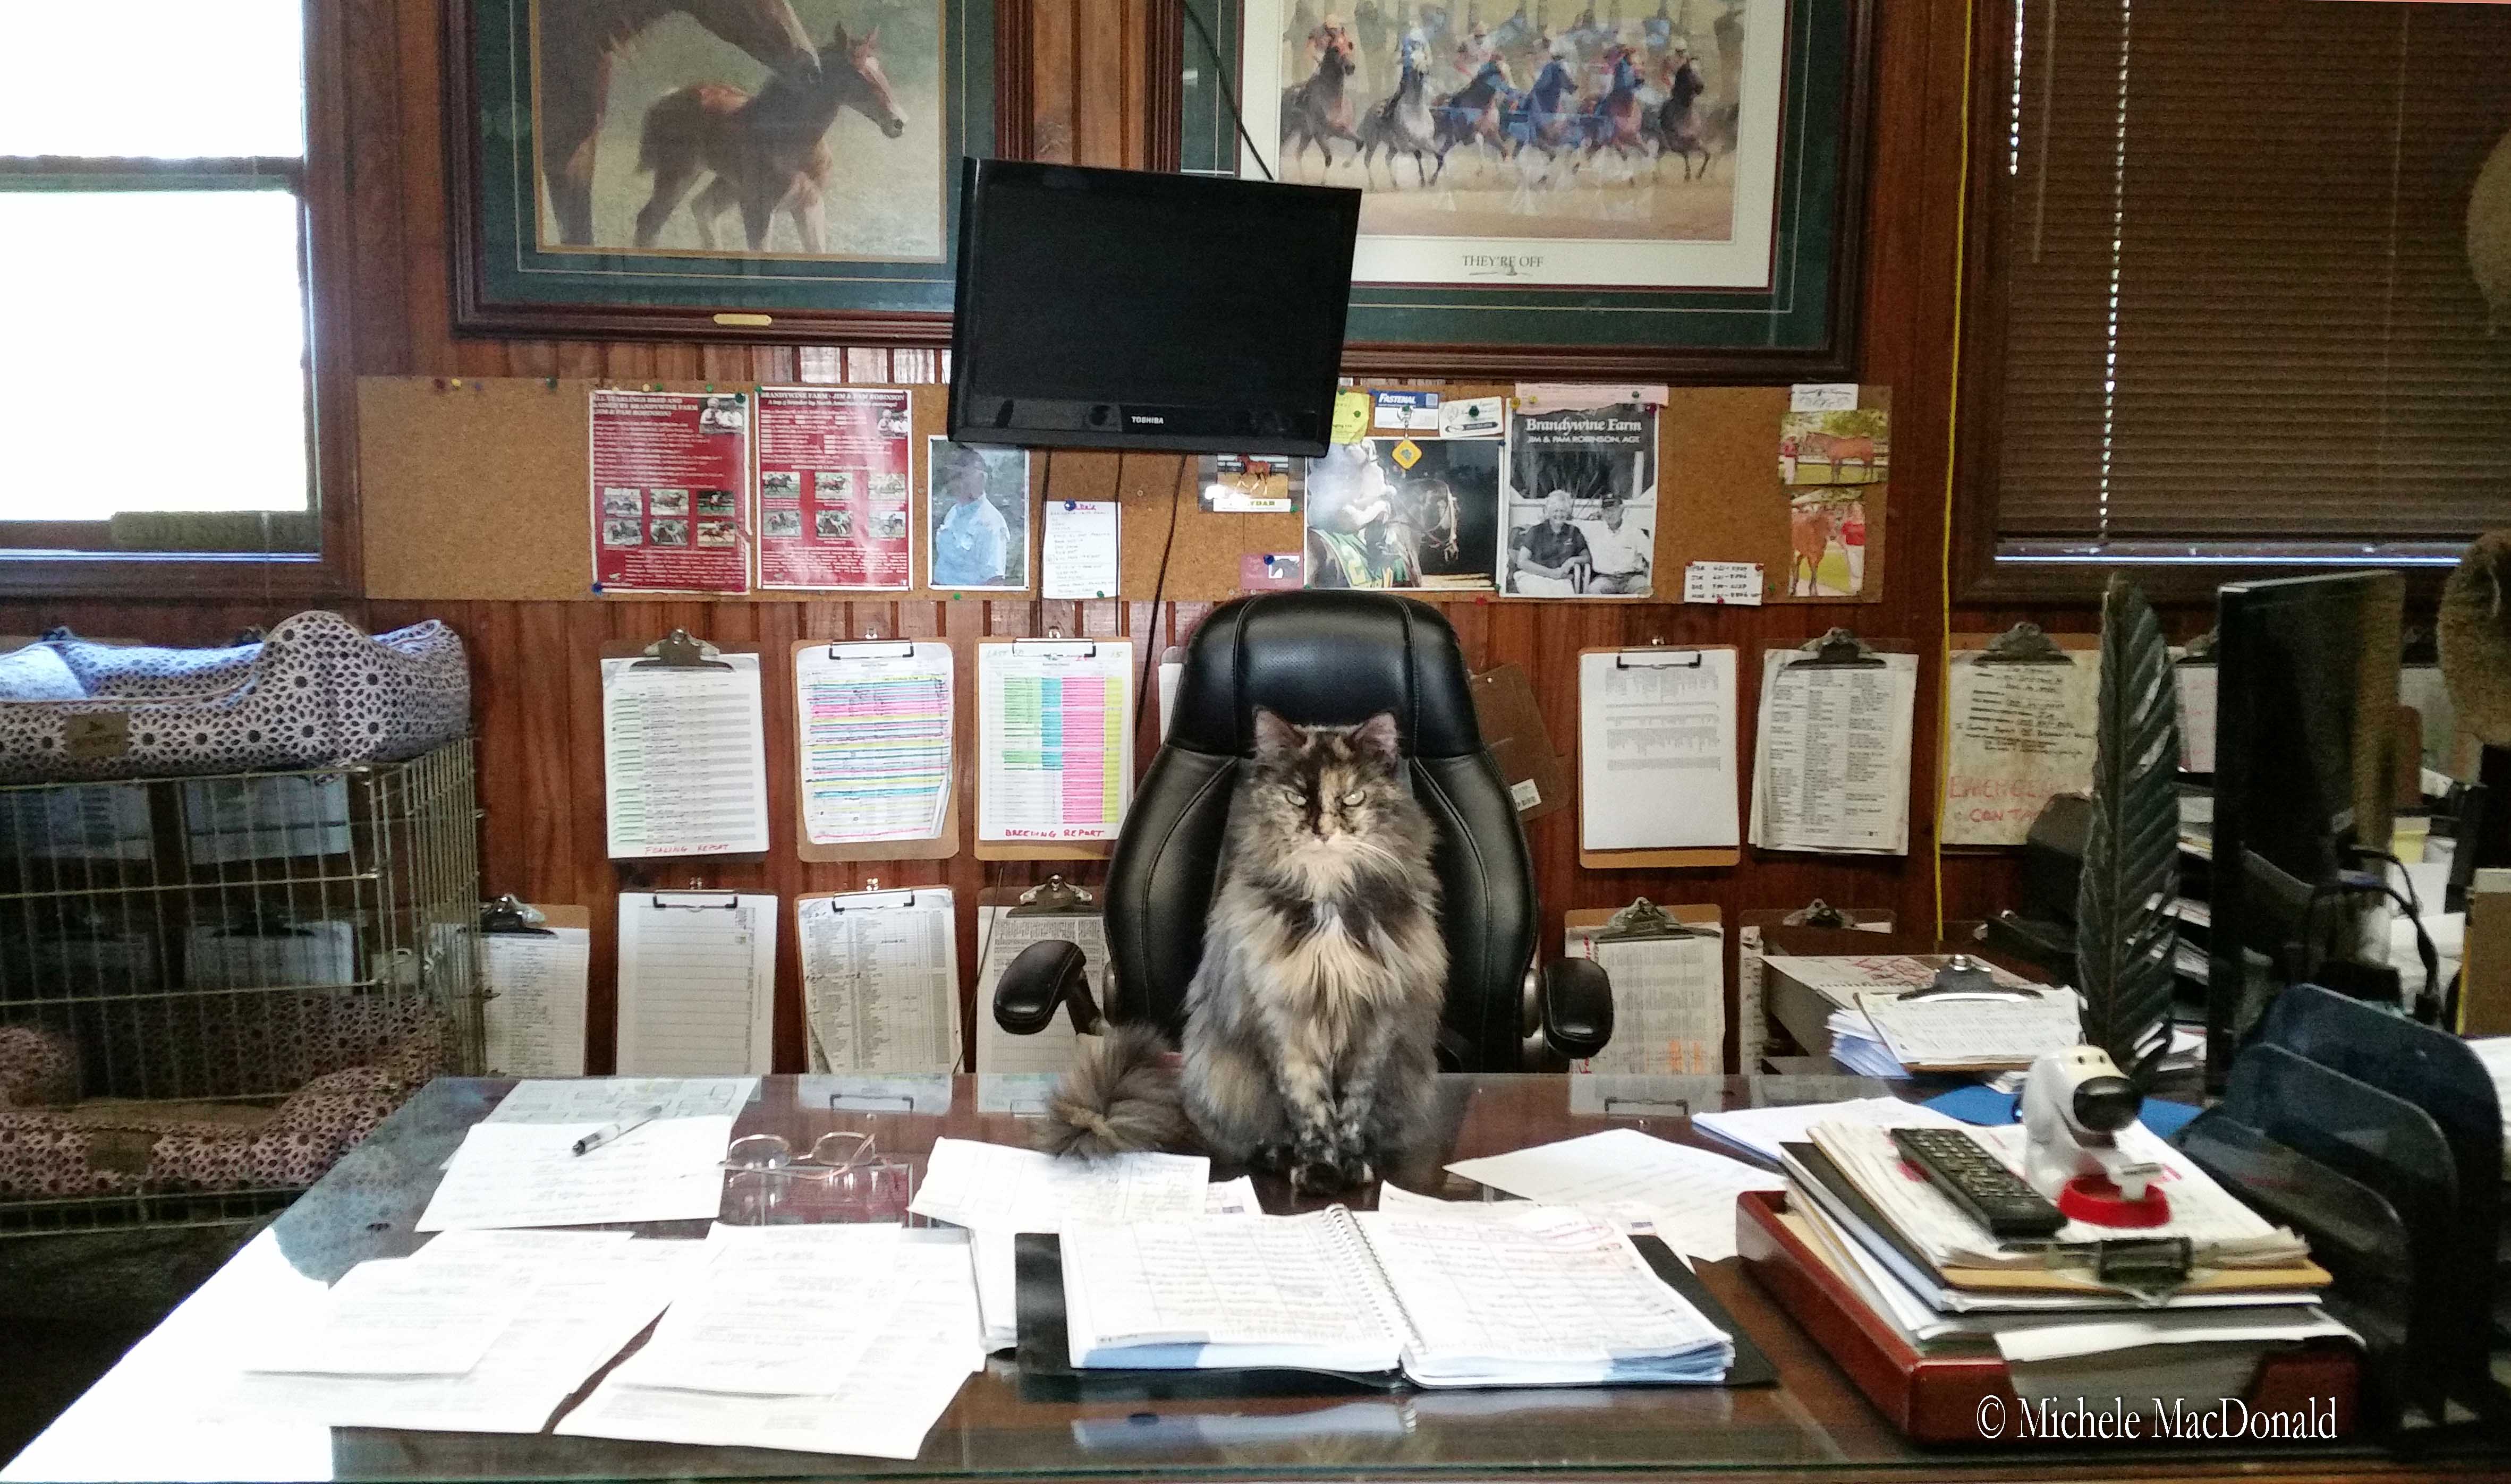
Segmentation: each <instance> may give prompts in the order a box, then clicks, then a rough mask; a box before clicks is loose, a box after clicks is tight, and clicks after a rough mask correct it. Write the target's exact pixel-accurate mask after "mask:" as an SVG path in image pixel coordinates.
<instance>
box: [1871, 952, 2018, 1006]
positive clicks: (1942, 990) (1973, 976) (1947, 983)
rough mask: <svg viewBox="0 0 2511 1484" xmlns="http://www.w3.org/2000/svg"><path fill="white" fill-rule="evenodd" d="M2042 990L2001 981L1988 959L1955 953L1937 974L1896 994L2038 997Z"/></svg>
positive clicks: (1934, 997)
mask: <svg viewBox="0 0 2511 1484" xmlns="http://www.w3.org/2000/svg"><path fill="white" fill-rule="evenodd" d="M2039 997H2040V992H2039V991H2038V990H2036V989H2028V988H2025V987H2024V986H2022V985H2017V984H2000V983H1998V982H1997V978H1996V971H1995V970H1992V969H1990V968H1989V966H1988V961H1987V960H1985V959H1975V958H1972V957H1971V956H1970V955H1969V954H1967V953H1956V954H1954V955H1953V956H1952V957H1951V958H1949V959H1947V960H1946V961H1945V964H1944V967H1943V968H1941V969H1938V970H1936V976H1935V978H1934V979H1933V980H1931V981H1929V982H1928V983H1925V984H1921V985H1919V986H1918V987H1917V988H1915V989H1905V990H1903V991H1901V993H1900V994H1899V995H1897V996H1895V997H1894V998H1896V999H1901V1000H2036V999H2038V998H2039Z"/></svg>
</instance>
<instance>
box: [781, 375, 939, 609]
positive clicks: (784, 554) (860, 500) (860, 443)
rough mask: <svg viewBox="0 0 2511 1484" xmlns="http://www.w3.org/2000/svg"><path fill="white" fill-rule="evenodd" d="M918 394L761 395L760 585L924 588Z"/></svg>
mask: <svg viewBox="0 0 2511 1484" xmlns="http://www.w3.org/2000/svg"><path fill="white" fill-rule="evenodd" d="M910 395H911V394H909V393H908V392H907V391H906V390H904V389H902V388H896V387H877V388H875V387H761V388H759V390H758V513H759V514H758V528H759V544H758V585H759V586H760V587H762V588H875V589H892V590H905V589H907V588H910V587H912V586H914V577H913V570H914V564H913V562H912V561H911V560H910V557H911V556H912V554H913V552H912V551H911V548H912V545H913V542H914V536H913V527H912V526H911V525H910V524H909V523H908V512H907V474H908V465H907V461H908V453H909V448H910V443H909V439H908V430H909V429H910V428H911V427H912V426H913V419H912V417H911V415H910V414H911V411H912V409H911V407H910V406H909V404H908V398H909V396H910Z"/></svg>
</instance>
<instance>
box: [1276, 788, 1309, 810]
mask: <svg viewBox="0 0 2511 1484" xmlns="http://www.w3.org/2000/svg"><path fill="white" fill-rule="evenodd" d="M1282 801H1283V802H1284V803H1286V804H1289V805H1290V806H1291V807H1292V808H1294V809H1303V808H1305V807H1306V806H1307V802H1308V796H1307V794H1306V793H1305V792H1303V791H1301V790H1300V789H1297V788H1284V789H1283V790H1282Z"/></svg>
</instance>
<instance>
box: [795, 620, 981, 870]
mask: <svg viewBox="0 0 2511 1484" xmlns="http://www.w3.org/2000/svg"><path fill="white" fill-rule="evenodd" d="M951 680H952V673H951V659H950V646H949V645H948V644H946V643H944V642H943V641H941V640H939V639H926V640H916V641H911V642H910V641H907V640H898V641H894V642H891V643H886V644H863V645H856V644H814V645H811V646H810V647H809V648H806V649H801V650H797V651H795V652H794V655H793V685H794V704H793V716H794V738H795V741H796V742H797V743H798V745H799V747H800V749H801V756H800V764H801V780H802V785H801V786H802V833H803V835H804V836H805V837H806V838H808V839H809V840H810V842H811V843H812V844H813V845H849V844H854V843H857V842H860V841H866V840H929V839H931V838H932V837H934V836H935V835H938V834H940V833H941V832H942V821H943V817H944V815H945V813H946V811H947V810H948V808H949V805H950V729H951Z"/></svg>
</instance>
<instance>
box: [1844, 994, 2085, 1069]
mask: <svg viewBox="0 0 2511 1484" xmlns="http://www.w3.org/2000/svg"><path fill="white" fill-rule="evenodd" d="M1857 1008H1858V1009H1859V1010H1860V1011H1861V1012H1862V1013H1863V1014H1864V1015H1865V1016H1866V1019H1867V1021H1868V1022H1869V1023H1870V1024H1872V1025H1873V1026H1874V1037H1875V1039H1876V1040H1878V1041H1880V1042H1881V1043H1882V1045H1883V1048H1884V1050H1886V1051H1888V1052H1890V1053H1891V1056H1892V1059H1893V1060H1894V1061H1895V1062H1897V1063H1899V1064H1900V1065H1902V1066H1905V1067H1917V1068H1924V1069H1927V1070H1931V1071H1998V1070H2004V1069H2009V1068H2016V1067H2028V1066H2029V1065H2031V1063H2032V1062H2034V1061H2036V1060H2038V1059H2039V1058H2040V1057H2041V1056H2042V1055H2044V1054H2046V1053H2047V1052H2050V1051H2062V1050H2065V1049H2066V1048H2067V1047H2068V1046H2073V1045H2075V1044H2076V1043H2077V1041H2078V1040H2080V1039H2081V1037H2082V1034H2083V1033H2082V1030H2081V1028H2080V1025H2079V1016H2078V1014H2077V1009H2078V1002H2077V1000H2076V998H2075V994H2074V992H2073V991H2072V990H2067V989H2052V990H2047V991H2045V992H2043V993H2040V994H2035V995H2031V996H2029V997H2028V998H2007V997H2001V996H1973V995H1958V994H1953V995H1934V996H1927V997H1924V998H1921V999H1915V1000H1905V999H1903V998H1901V997H1900V996H1899V995H1897V994H1893V993H1889V992H1885V993H1873V992H1869V993H1865V994H1861V995H1859V996H1858V997H1857Z"/></svg>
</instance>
